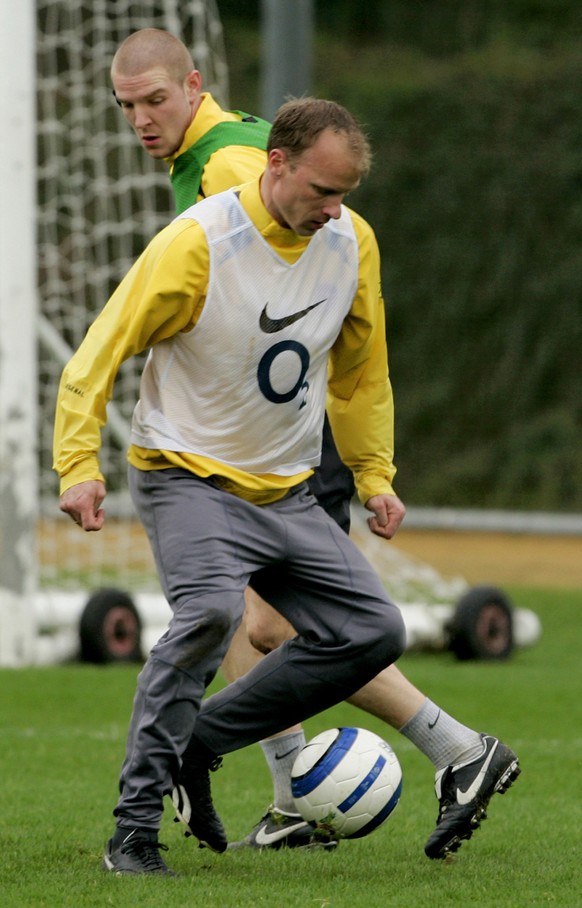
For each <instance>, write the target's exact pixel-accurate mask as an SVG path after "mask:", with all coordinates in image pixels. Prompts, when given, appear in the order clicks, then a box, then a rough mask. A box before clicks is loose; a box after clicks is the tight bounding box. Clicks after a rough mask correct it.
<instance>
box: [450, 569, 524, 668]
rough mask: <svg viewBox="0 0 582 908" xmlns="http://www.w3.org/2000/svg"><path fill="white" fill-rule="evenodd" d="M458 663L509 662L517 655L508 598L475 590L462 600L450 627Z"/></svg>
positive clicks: (483, 589)
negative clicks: (501, 660)
mask: <svg viewBox="0 0 582 908" xmlns="http://www.w3.org/2000/svg"><path fill="white" fill-rule="evenodd" d="M449 635H450V642H449V649H450V650H451V651H452V652H453V653H454V654H455V656H456V657H457V659H507V658H508V657H509V656H510V655H511V653H512V651H513V615H512V608H511V603H510V601H509V599H508V598H507V596H506V595H505V594H504V593H502V592H501V590H499V589H496V588H495V587H493V586H475V587H473V588H472V589H470V590H469V591H468V592H467V593H465V594H464V595H463V596H461V598H460V599H459V602H458V603H457V607H456V609H455V613H454V615H453V617H452V620H451V623H450V626H449Z"/></svg>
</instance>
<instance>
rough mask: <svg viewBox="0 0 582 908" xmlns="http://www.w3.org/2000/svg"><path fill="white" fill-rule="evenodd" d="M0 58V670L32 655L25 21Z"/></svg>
mask: <svg viewBox="0 0 582 908" xmlns="http://www.w3.org/2000/svg"><path fill="white" fill-rule="evenodd" d="M3 20H4V21H3V23H2V28H1V29H0V60H1V61H2V63H1V65H2V69H3V79H2V92H1V100H0V112H1V115H0V119H1V121H2V123H3V124H4V126H3V129H2V139H1V142H2V146H1V148H2V171H1V177H0V665H5V666H18V665H22V664H26V663H27V662H29V661H30V659H31V657H32V647H33V616H32V608H31V595H32V593H33V591H34V589H35V586H36V557H35V521H36V509H37V501H38V497H37V469H36V371H37V370H36V350H35V322H36V310H37V303H36V299H37V296H36V278H35V255H34V220H35V214H34V211H35V209H34V196H35V182H34V132H35V130H34V15H33V11H32V8H31V7H29V5H28V4H26V3H25V4H23V6H22V8H20V9H14V10H12V12H11V14H10V15H5V16H4V17H3Z"/></svg>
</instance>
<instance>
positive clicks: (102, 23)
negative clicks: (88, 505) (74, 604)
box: [36, 0, 228, 591]
mask: <svg viewBox="0 0 582 908" xmlns="http://www.w3.org/2000/svg"><path fill="white" fill-rule="evenodd" d="M36 16H37V19H36V21H37V124H36V130H37V193H38V220H37V242H38V247H37V252H38V287H39V299H40V309H41V311H40V324H39V334H40V336H39V389H40V391H39V394H40V399H39V429H38V431H39V449H40V450H39V455H40V476H39V484H40V495H41V519H40V524H39V528H38V559H39V564H38V568H39V580H40V585H41V588H43V589H47V588H51V587H52V588H58V589H71V588H74V589H84V590H87V591H89V590H92V589H94V588H96V587H100V586H104V585H109V586H121V587H122V588H124V589H129V590H131V589H135V588H137V586H139V587H140V588H144V586H146V587H147V585H148V584H149V585H152V584H155V574H154V570H153V565H152V563H151V560H150V554H149V548H148V544H147V541H146V540H145V537H144V535H143V532H142V531H141V529H140V527H139V526H138V525H137V523H136V522H135V521H134V520H133V519H132V511H131V506H130V504H129V501H128V498H127V493H126V491H125V490H126V449H127V443H128V437H129V431H128V425H129V419H130V416H131V411H132V409H133V406H134V404H135V401H136V399H137V386H138V379H139V371H140V368H141V365H142V363H140V362H139V361H130V362H128V363H126V364H125V365H124V367H123V368H122V370H121V372H120V374H119V376H118V379H117V382H116V386H115V391H114V399H113V401H112V403H111V404H110V407H109V412H108V425H107V427H106V429H105V431H104V434H103V449H102V455H101V461H102V467H103V471H104V473H105V475H106V476H107V483H108V497H107V499H106V503H105V504H106V511H107V520H106V524H105V527H104V529H103V530H102V531H101V532H100V533H90V534H84V533H82V532H80V531H79V528H78V527H76V526H75V525H74V524H73V523H72V522H71V521H70V519H66V518H65V517H64V516H63V515H60V514H59V511H58V503H57V502H58V481H57V477H56V475H55V474H54V472H53V471H52V468H51V462H52V430H53V419H54V406H55V394H56V390H57V387H58V382H59V378H60V374H61V371H62V368H63V366H64V364H65V363H66V362H67V360H68V359H69V357H70V356H71V354H72V352H73V351H74V350H75V349H76V348H77V347H78V345H79V344H80V342H81V341H82V339H83V337H84V335H85V332H86V330H87V327H88V325H89V324H90V323H91V322H92V321H93V319H94V318H95V316H96V314H97V313H98V312H99V311H100V309H101V308H102V307H103V305H104V303H105V302H106V301H107V299H108V297H109V296H110V294H111V292H112V291H113V289H114V288H115V286H116V285H117V284H118V283H119V281H120V279H121V278H122V277H123V276H124V274H125V273H126V272H127V271H128V270H129V268H130V266H131V264H132V263H133V261H134V260H135V258H136V257H137V256H138V255H139V253H140V252H141V251H142V249H143V248H144V247H145V246H146V244H147V243H148V241H149V240H150V239H151V237H152V236H153V235H154V234H155V233H156V232H157V231H158V230H160V229H161V228H162V227H163V226H164V225H165V224H166V223H168V221H169V220H170V219H171V218H172V217H173V211H174V205H173V200H172V195H171V190H170V186H169V180H168V175H167V168H166V167H165V165H164V164H163V162H157V161H154V160H153V159H151V158H150V157H149V156H148V155H146V154H145V152H144V151H143V149H142V148H141V147H140V145H139V143H138V142H137V139H136V137H135V135H134V133H133V131H132V130H131V129H130V128H129V127H128V125H127V123H126V122H125V120H124V118H123V116H122V114H121V112H120V111H119V110H118V108H117V105H116V104H115V101H114V99H113V96H112V89H111V83H110V78H109V67H110V64H111V59H112V57H113V54H114V53H115V51H116V49H117V47H118V46H119V44H120V43H121V42H122V41H123V40H124V38H126V37H127V36H128V35H129V34H131V33H132V32H134V31H137V30H138V29H140V28H147V27H156V28H163V29H166V30H168V31H170V32H172V33H173V34H175V35H177V36H178V37H180V38H181V39H182V40H183V41H184V43H185V44H186V45H187V46H188V47H189V48H190V50H191V51H192V56H193V58H194V60H195V63H196V66H197V67H198V69H200V71H201V72H202V75H203V80H204V86H205V88H207V89H208V90H209V91H211V92H212V93H213V94H214V95H215V97H216V98H217V100H218V101H219V102H221V103H222V104H227V103H228V98H227V94H228V84H227V68H226V63H225V58H224V49H223V41H222V28H221V24H220V19H219V15H218V11H217V8H216V4H215V2H214V0H157V2H156V0H138V2H133V0H37V3H36Z"/></svg>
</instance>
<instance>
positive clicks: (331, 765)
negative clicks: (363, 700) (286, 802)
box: [291, 728, 358, 798]
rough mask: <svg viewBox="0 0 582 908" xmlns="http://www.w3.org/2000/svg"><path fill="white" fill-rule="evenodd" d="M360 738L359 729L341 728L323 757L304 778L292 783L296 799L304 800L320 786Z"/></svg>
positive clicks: (293, 780) (294, 780) (299, 777)
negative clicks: (303, 798)
mask: <svg viewBox="0 0 582 908" xmlns="http://www.w3.org/2000/svg"><path fill="white" fill-rule="evenodd" d="M357 737H358V729H357V728H340V729H339V735H338V736H337V738H336V739H335V741H334V742H333V744H331V745H330V747H329V748H328V749H327V750H326V752H325V753H324V755H323V757H321V759H320V760H318V761H317V763H315V765H314V766H312V767H311V769H310V770H309V772H307V773H305V775H303V776H296V777H295V778H294V779H292V781H291V791H292V793H293V797H294V798H302V797H304V796H305V795H307V794H309V792H310V791H313V789H314V788H317V786H318V785H321V783H322V782H323V781H324V779H326V778H327V776H328V775H329V774H330V773H331V772H333V770H334V769H335V768H336V766H337V765H338V764H339V763H341V761H342V760H343V758H344V757H345V755H346V753H347V752H348V751H349V750H350V748H351V746H352V744H353V743H354V741H355V740H356V738H357Z"/></svg>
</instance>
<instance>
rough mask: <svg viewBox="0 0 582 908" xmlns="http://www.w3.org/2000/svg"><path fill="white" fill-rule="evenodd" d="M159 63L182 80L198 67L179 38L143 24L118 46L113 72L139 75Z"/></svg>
mask: <svg viewBox="0 0 582 908" xmlns="http://www.w3.org/2000/svg"><path fill="white" fill-rule="evenodd" d="M160 66H161V67H163V69H165V70H166V72H167V73H168V75H169V76H170V78H171V79H172V81H173V82H180V83H181V82H183V81H184V79H185V78H186V76H187V75H188V73H189V72H192V70H193V69H195V67H194V62H193V60H192V56H191V54H190V51H189V50H188V48H187V47H186V46H185V45H184V44H183V43H182V42H181V41H180V40H179V39H178V38H176V37H174V35H171V34H170V33H169V32H165V31H162V30H161V29H159V28H142V29H141V30H140V31H138V32H134V33H133V34H132V35H130V36H129V38H126V39H125V41H124V42H123V44H121V45H120V47H119V48H118V50H117V53H116V54H115V56H114V57H113V62H112V64H111V76H112V78H113V77H116V76H138V75H140V74H141V73H143V72H147V71H148V70H151V69H154V68H155V67H160Z"/></svg>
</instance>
